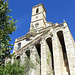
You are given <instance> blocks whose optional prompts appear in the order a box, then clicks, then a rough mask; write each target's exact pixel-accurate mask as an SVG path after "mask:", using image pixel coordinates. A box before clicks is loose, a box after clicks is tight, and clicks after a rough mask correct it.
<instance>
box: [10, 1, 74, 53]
mask: <svg viewBox="0 0 75 75" xmlns="http://www.w3.org/2000/svg"><path fill="white" fill-rule="evenodd" d="M39 3H43V4H44V7H45V9H46V11H47V15H46V16H47V17H46V19H47V21H48V22H53V23H57V22H58V23H59V24H60V23H62V22H63V19H65V20H66V21H67V23H68V26H69V28H70V31H71V33H72V36H73V38H74V40H75V0H9V8H10V9H12V12H10V16H12V17H13V18H14V20H17V23H16V26H17V29H16V31H15V32H14V33H13V34H12V36H11V38H12V41H11V43H12V44H14V41H15V39H16V38H18V37H21V36H23V35H25V34H26V33H27V32H28V30H29V27H30V22H31V14H32V7H33V6H35V5H37V4H39ZM11 52H13V51H11Z"/></svg>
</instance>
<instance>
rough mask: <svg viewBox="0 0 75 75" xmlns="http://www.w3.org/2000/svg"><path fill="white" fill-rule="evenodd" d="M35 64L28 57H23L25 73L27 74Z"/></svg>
mask: <svg viewBox="0 0 75 75" xmlns="http://www.w3.org/2000/svg"><path fill="white" fill-rule="evenodd" d="M34 68H35V65H34V64H33V63H32V61H30V60H29V59H28V58H26V57H25V74H26V75H28V73H29V71H30V69H34Z"/></svg>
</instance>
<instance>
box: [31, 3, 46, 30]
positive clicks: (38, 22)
mask: <svg viewBox="0 0 75 75" xmlns="http://www.w3.org/2000/svg"><path fill="white" fill-rule="evenodd" d="M45 26H46V10H45V8H44V5H43V4H39V5H36V6H34V7H33V8H32V17H31V25H30V31H34V30H38V29H41V28H44V27H45Z"/></svg>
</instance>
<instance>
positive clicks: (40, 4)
mask: <svg viewBox="0 0 75 75" xmlns="http://www.w3.org/2000/svg"><path fill="white" fill-rule="evenodd" d="M41 5H42V7H43V8H44V11H45V12H46V9H45V7H44V5H43V4H38V5H36V6H34V7H33V8H35V7H38V6H41ZM46 13H47V12H46Z"/></svg>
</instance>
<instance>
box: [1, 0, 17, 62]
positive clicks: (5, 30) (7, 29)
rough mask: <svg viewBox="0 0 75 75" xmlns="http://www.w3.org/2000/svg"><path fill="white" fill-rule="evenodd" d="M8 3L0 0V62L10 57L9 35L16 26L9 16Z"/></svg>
mask: <svg viewBox="0 0 75 75" xmlns="http://www.w3.org/2000/svg"><path fill="white" fill-rule="evenodd" d="M8 4H9V1H8V0H7V1H5V0H0V61H2V60H3V59H5V57H7V56H9V55H10V50H11V49H12V44H10V43H9V42H10V41H11V37H10V35H12V32H14V31H15V29H16V26H15V23H16V21H14V19H13V18H12V17H11V16H9V12H10V11H11V10H10V9H9V6H8Z"/></svg>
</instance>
